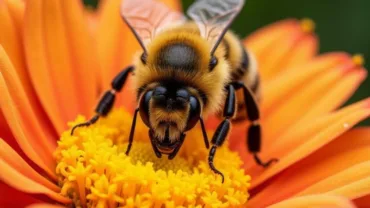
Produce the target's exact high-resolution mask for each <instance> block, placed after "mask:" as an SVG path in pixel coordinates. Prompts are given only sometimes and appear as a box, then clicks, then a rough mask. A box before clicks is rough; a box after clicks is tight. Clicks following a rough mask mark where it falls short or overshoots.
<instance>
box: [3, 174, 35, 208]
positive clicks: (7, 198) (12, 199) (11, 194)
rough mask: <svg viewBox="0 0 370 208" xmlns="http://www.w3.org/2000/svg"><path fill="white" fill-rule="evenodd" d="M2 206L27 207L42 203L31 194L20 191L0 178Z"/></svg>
mask: <svg viewBox="0 0 370 208" xmlns="http://www.w3.org/2000/svg"><path fill="white" fill-rule="evenodd" d="M0 196H1V197H0V207H26V206H28V205H30V204H34V203H42V201H40V200H39V199H36V198H35V197H33V196H32V195H30V194H26V193H24V192H21V191H18V190H16V189H14V188H12V187H10V186H8V185H7V184H5V183H4V182H3V181H1V180H0Z"/></svg>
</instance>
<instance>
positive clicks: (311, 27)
mask: <svg viewBox="0 0 370 208" xmlns="http://www.w3.org/2000/svg"><path fill="white" fill-rule="evenodd" d="M300 24H301V28H302V30H303V32H305V33H311V32H314V31H315V28H316V24H315V22H314V21H313V20H312V19H309V18H304V19H302V20H301V22H300Z"/></svg>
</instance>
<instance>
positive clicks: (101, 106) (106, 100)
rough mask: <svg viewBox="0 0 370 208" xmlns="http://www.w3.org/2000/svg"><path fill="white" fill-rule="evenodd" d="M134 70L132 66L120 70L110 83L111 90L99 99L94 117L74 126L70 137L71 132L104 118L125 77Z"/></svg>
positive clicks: (124, 81)
mask: <svg viewBox="0 0 370 208" xmlns="http://www.w3.org/2000/svg"><path fill="white" fill-rule="evenodd" d="M133 70H134V67H133V66H129V67H127V68H126V69H124V70H122V71H121V72H120V73H119V74H118V75H117V76H116V77H115V78H114V79H113V81H112V84H111V86H112V89H111V90H108V91H106V92H105V94H104V95H103V97H102V98H101V99H100V101H99V103H98V105H97V107H96V109H95V112H96V115H95V116H93V117H92V118H91V119H90V120H88V121H87V122H84V123H80V124H77V125H76V126H74V127H73V128H72V130H71V135H73V132H74V131H75V130H76V129H77V128H79V127H83V126H90V125H91V124H94V123H95V122H96V121H98V120H99V118H100V117H101V116H106V115H107V114H108V113H109V112H110V111H111V110H112V107H113V105H114V101H115V98H116V93H117V92H120V91H121V90H122V87H123V85H124V84H125V83H126V80H127V77H128V75H129V73H131V72H132V71H133Z"/></svg>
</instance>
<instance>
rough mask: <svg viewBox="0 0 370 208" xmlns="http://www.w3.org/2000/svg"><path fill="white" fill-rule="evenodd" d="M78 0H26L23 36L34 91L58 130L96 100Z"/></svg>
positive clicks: (93, 68) (90, 51)
mask: <svg viewBox="0 0 370 208" xmlns="http://www.w3.org/2000/svg"><path fill="white" fill-rule="evenodd" d="M78 4H79V2H77V1H71V2H69V1H68V2H64V1H58V0H51V1H41V0H37V1H34V2H32V4H27V6H26V13H25V24H24V26H25V27H24V34H25V35H24V42H25V49H26V50H25V51H26V56H27V63H28V66H29V68H30V69H29V72H30V75H31V79H32V82H33V84H34V86H35V88H36V92H37V94H38V95H39V98H40V100H41V102H42V104H43V106H44V107H45V109H46V111H47V113H48V115H49V116H50V118H51V120H52V121H53V123H54V125H55V126H56V129H57V130H58V132H59V133H60V132H61V131H63V130H64V129H65V128H66V123H67V121H70V120H72V119H74V118H75V117H76V115H77V114H78V113H84V112H89V110H90V111H91V109H89V108H90V107H92V105H93V103H94V101H95V94H96V81H95V77H96V75H95V73H97V71H98V68H97V66H98V65H97V64H96V62H95V61H94V59H95V58H96V57H94V52H93V51H95V50H94V48H93V46H92V45H93V41H92V39H91V37H89V36H90V34H89V31H88V26H87V25H86V22H85V21H84V19H83V18H84V15H83V10H82V5H78Z"/></svg>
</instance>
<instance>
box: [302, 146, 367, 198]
mask: <svg viewBox="0 0 370 208" xmlns="http://www.w3.org/2000/svg"><path fill="white" fill-rule="evenodd" d="M368 152H369V149H368ZM312 192H315V193H329V194H335V195H341V196H346V197H348V198H351V199H356V198H361V197H363V196H367V195H369V194H370V160H369V161H367V162H364V163H361V164H358V165H356V166H354V167H351V168H348V169H347V170H344V171H342V172H340V173H338V174H336V175H333V176H331V177H329V178H327V179H325V180H323V181H321V182H319V183H316V184H314V185H313V186H311V187H309V188H307V189H306V190H304V191H303V192H301V193H299V195H306V194H307V193H312Z"/></svg>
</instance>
